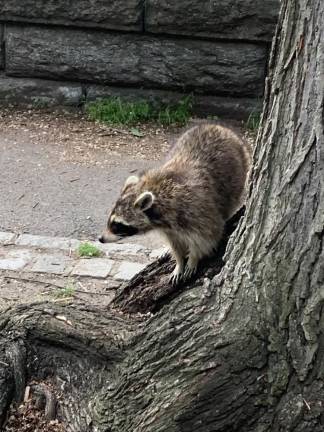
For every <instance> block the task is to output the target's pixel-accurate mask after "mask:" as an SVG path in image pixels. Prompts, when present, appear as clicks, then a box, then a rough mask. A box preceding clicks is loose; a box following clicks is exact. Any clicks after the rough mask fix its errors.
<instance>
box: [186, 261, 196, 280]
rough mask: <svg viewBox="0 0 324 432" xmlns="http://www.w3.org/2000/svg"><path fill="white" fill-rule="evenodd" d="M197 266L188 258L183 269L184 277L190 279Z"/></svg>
mask: <svg viewBox="0 0 324 432" xmlns="http://www.w3.org/2000/svg"><path fill="white" fill-rule="evenodd" d="M197 267H198V263H193V262H190V260H189V261H188V263H187V265H186V269H185V271H184V277H185V279H190V278H191V276H193V275H194V274H195V273H196V271H197Z"/></svg>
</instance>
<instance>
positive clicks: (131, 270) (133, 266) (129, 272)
mask: <svg viewBox="0 0 324 432" xmlns="http://www.w3.org/2000/svg"><path fill="white" fill-rule="evenodd" d="M145 267H146V264H138V263H133V262H128V261H124V262H122V263H121V264H120V266H119V268H118V271H117V273H116V274H115V276H114V278H115V279H117V280H123V281H128V280H130V279H132V278H133V277H134V276H135V275H137V273H139V272H141V271H142V270H143V269H144V268H145Z"/></svg>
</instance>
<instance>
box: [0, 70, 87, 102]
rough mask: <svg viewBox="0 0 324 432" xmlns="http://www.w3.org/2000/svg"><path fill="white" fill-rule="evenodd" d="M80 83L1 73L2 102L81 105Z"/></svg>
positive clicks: (0, 94) (0, 92) (0, 95)
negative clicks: (17, 76)
mask: <svg viewBox="0 0 324 432" xmlns="http://www.w3.org/2000/svg"><path fill="white" fill-rule="evenodd" d="M82 97H83V92H82V87H81V85H80V84H73V83H68V82H66V83H64V82H62V83H60V82H57V81H49V80H40V79H31V78H11V77H8V76H5V75H3V74H1V75H0V104H31V105H35V106H55V105H79V104H80V103H81V101H82Z"/></svg>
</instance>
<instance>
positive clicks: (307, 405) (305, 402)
mask: <svg viewBox="0 0 324 432" xmlns="http://www.w3.org/2000/svg"><path fill="white" fill-rule="evenodd" d="M303 401H304V404H305V405H306V407H307V409H308V411H310V410H311V407H310V405H309V403H308V402H307V400H305V399H303Z"/></svg>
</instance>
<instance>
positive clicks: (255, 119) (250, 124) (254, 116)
mask: <svg viewBox="0 0 324 432" xmlns="http://www.w3.org/2000/svg"><path fill="white" fill-rule="evenodd" d="M260 120H261V114H260V113H259V112H251V114H250V115H249V117H248V119H247V121H246V124H245V126H246V128H247V129H249V130H250V131H251V132H255V133H256V132H257V131H258V129H259V126H260Z"/></svg>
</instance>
